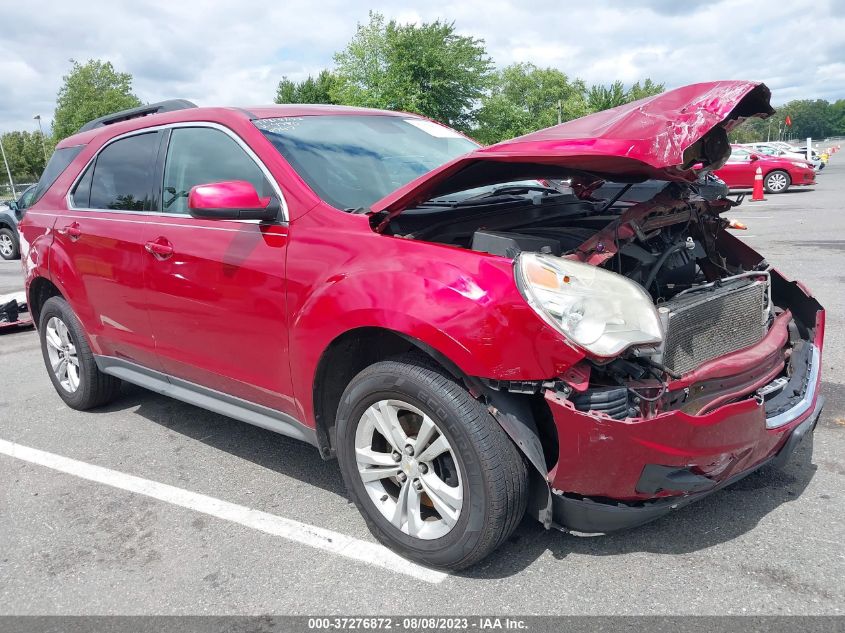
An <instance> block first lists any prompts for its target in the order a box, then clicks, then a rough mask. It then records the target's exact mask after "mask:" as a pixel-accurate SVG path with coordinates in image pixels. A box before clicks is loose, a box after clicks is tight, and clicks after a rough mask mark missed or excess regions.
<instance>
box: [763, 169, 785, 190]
mask: <svg viewBox="0 0 845 633" xmlns="http://www.w3.org/2000/svg"><path fill="white" fill-rule="evenodd" d="M791 184H792V178H791V177H790V176H789V174H788V173H787V172H785V171H783V170H782V169H776V170H774V171H770V172H769V173H768V174H766V177H765V179H764V180H763V187H764V188H765V189H766V193H783V192H785V191H787V190H788V189H789V186H790V185H791Z"/></svg>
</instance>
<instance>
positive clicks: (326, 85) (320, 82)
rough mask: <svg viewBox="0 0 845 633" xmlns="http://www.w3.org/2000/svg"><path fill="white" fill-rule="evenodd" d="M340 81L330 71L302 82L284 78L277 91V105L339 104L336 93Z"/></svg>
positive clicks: (322, 72)
mask: <svg viewBox="0 0 845 633" xmlns="http://www.w3.org/2000/svg"><path fill="white" fill-rule="evenodd" d="M338 83H339V79H338V77H337V75H335V74H334V73H332V72H331V71H330V70H322V71H320V74H319V75H317V77H316V78H314V77H312V76H311V75H308V78H307V79H306V80H304V81H301V82H295V81H291V80H290V79H288V78H287V77H282V80H281V81H280V82H279V86H278V88H277V89H276V98H275V99H274V101H275V102H276V103H337V101H336V100H335V98H334V96H333V95H334V93H335V92H336V91H337V86H338Z"/></svg>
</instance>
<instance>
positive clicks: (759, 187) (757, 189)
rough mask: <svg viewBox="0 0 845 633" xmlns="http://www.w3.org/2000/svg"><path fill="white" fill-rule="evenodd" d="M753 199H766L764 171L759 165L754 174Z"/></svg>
mask: <svg viewBox="0 0 845 633" xmlns="http://www.w3.org/2000/svg"><path fill="white" fill-rule="evenodd" d="M751 200H752V201H754V200H765V198H764V197H763V171H762V170H761V169H760V168H759V167H758V168H757V173H756V174H754V193H753V194H752V195H751Z"/></svg>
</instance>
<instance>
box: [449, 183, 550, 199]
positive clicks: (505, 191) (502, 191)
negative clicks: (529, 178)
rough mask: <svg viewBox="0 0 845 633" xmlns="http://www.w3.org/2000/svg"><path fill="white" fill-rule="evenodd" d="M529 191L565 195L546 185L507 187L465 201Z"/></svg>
mask: <svg viewBox="0 0 845 633" xmlns="http://www.w3.org/2000/svg"><path fill="white" fill-rule="evenodd" d="M529 191H540V192H542V193H563V192H562V191H561V190H560V189H555V188H554V187H546V186H544V185H505V186H503V187H497V188H495V189H493V190H491V191H486V192H484V193H480V194H478V195H477V196H472V197H470V198H465V199H464V200H478V199H480V198H495V197H496V196H505V195H519V194H521V193H528V192H529Z"/></svg>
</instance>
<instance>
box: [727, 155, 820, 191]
mask: <svg viewBox="0 0 845 633" xmlns="http://www.w3.org/2000/svg"><path fill="white" fill-rule="evenodd" d="M752 155H753V156H757V158H756V159H755V160H751V159H745V158H742V159H738V158H734V157H732V158H730V159H729V160H728V162H726V163H725V164H724V166H722V167H721V168H719V169H717V170H716V171H715V172H714V173H715V174H716V175H717V176H718V177H719V178H721V179H722V180H724V181H725V184H726V185H727V186H728V187H730V188H731V189H751V188H752V187H754V177H755V175H756V174H757V169H758V168H759V169H760V171H761V175H762V180H761V181H760V182H761V184H762V182H763V181H764V180H765V179H766V176H768V175H769V174H770V173H772V172H773V171H776V170H780V171H785V172H787V173H788V174H789V177H790V179H791V180H792V186H793V187H799V186H805V185H814V184H816V172H815V171H814V170H813V168H812V167H811V166H809V165H807V164H806V163H804V164H805V165H806V166H800V163H803V162H804V161H800V160H797V159H794V158H779V157H777V156H765V155H763V154H752ZM796 163H798V164H796Z"/></svg>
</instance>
